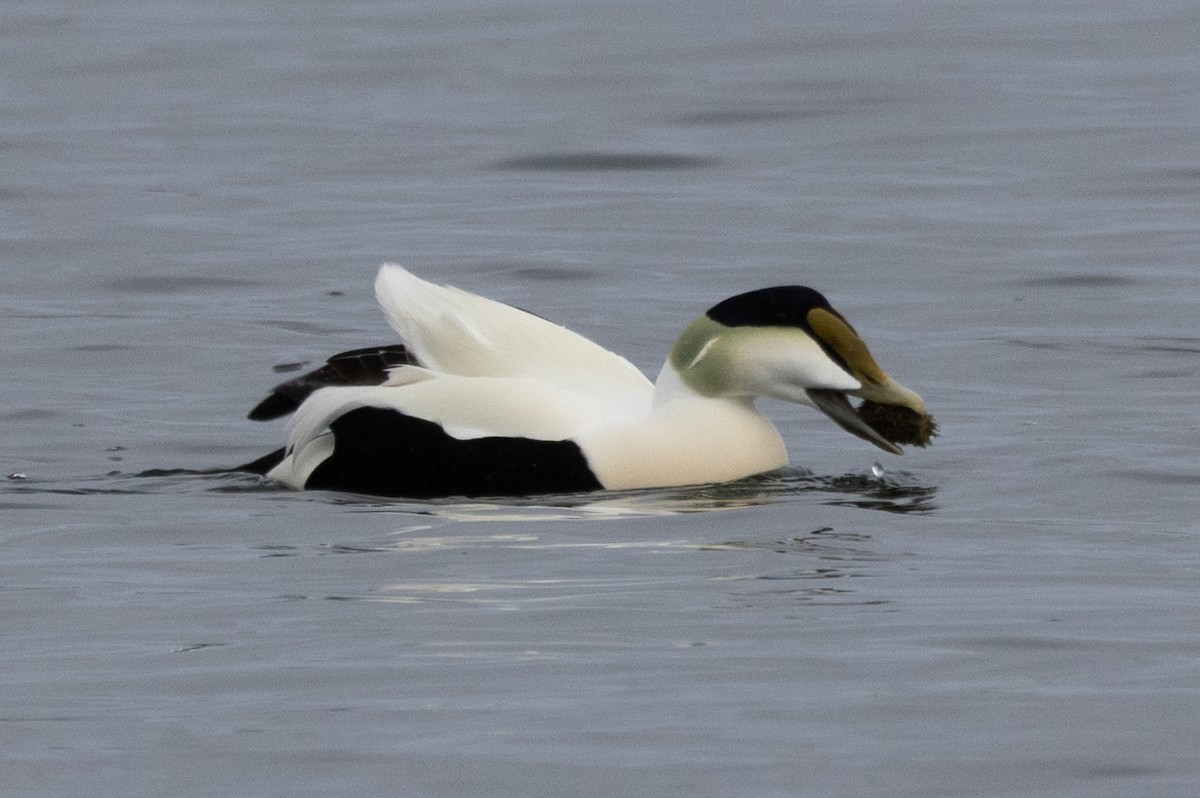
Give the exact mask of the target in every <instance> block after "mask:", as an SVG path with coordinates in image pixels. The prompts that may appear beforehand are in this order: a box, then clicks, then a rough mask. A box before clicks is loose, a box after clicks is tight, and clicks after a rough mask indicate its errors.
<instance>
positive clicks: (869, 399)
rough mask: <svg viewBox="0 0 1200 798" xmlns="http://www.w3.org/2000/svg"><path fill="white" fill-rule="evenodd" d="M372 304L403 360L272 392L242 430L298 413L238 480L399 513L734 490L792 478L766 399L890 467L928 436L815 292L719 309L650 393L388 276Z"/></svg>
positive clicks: (392, 358) (506, 323) (536, 331)
mask: <svg viewBox="0 0 1200 798" xmlns="http://www.w3.org/2000/svg"><path fill="white" fill-rule="evenodd" d="M375 295H376V298H377V299H378V301H379V304H380V306H381V307H382V308H383V311H384V313H385V314H386V315H387V317H388V321H389V322H390V323H391V326H392V327H393V328H394V329H395V330H396V332H397V333H399V335H400V339H401V340H402V341H403V342H404V343H403V344H399V345H390V346H382V347H377V348H371V349H357V350H353V351H350V352H343V353H341V354H339V355H335V356H334V357H332V358H330V359H329V361H328V362H327V363H326V364H325V365H324V366H322V367H321V368H319V369H317V370H316V371H313V372H311V373H308V374H305V375H303V376H301V377H298V378H296V379H294V380H290V381H288V382H285V383H283V384H281V385H279V386H277V387H276V388H275V389H274V390H273V391H272V393H271V394H270V395H269V396H268V397H267V398H266V399H264V400H263V401H262V402H260V403H259V405H258V406H257V407H255V408H254V410H252V411H251V413H250V418H252V419H257V420H264V419H270V418H277V417H280V416H283V415H287V414H288V413H293V412H294V417H293V418H292V419H291V421H290V424H289V427H288V432H287V442H286V446H285V447H284V448H282V449H279V450H278V451H275V452H272V453H271V454H269V455H267V456H265V457H263V458H260V459H259V460H256V461H254V462H253V463H248V464H246V465H245V466H243V467H242V468H243V469H244V470H246V471H251V472H254V473H257V474H262V475H265V476H266V477H267V478H269V479H271V480H275V481H278V482H282V483H284V484H286V485H290V486H292V487H295V488H308V489H320V490H338V491H350V492H354V493H362V494H370V495H376V496H392V497H410V498H435V497H448V496H464V497H479V496H529V495H536V494H547V493H571V492H580V491H592V490H600V489H608V490H620V489H632V488H651V487H667V486H679V485H695V484H704V483H718V482H729V481H732V480H737V479H740V478H742V477H747V476H751V475H754V474H760V473H764V472H768V471H773V470H776V469H779V468H782V467H783V466H785V465H786V464H787V462H788V456H787V451H786V449H785V447H784V443H783V440H782V438H781V437H780V435H779V432H778V431H777V430H776V429H775V426H774V425H773V424H772V423H771V422H770V421H769V420H767V418H766V417H765V416H763V415H762V414H761V413H759V412H758V410H757V409H756V408H755V406H754V400H755V398H756V397H760V396H766V397H772V398H775V399H784V400H786V401H789V402H796V403H799V404H803V405H809V406H811V407H815V408H816V409H818V410H820V411H821V412H823V413H825V414H826V415H827V416H829V418H831V419H832V420H833V421H834V422H835V423H836V424H838V425H839V426H840V427H842V428H843V429H845V430H846V431H847V432H850V433H852V434H853V435H856V436H858V437H860V438H863V439H865V440H867V441H870V442H871V443H873V444H875V445H876V446H878V447H879V448H881V449H883V450H885V451H887V452H891V453H893V454H901V449H900V446H899V445H898V444H900V443H908V444H915V445H920V446H923V445H926V444H927V443H928V442H929V439H930V438H931V437H932V435H934V434H935V433H936V426H935V425H934V424H933V420H932V418H931V417H930V416H929V414H928V413H927V411H926V409H925V403H924V401H923V400H922V399H921V397H920V396H918V395H917V394H916V393H914V392H913V391H911V390H909V389H908V388H905V387H904V386H902V385H900V384H899V383H898V382H896V381H895V380H893V379H892V378H891V377H889V376H888V375H887V374H886V373H885V372H884V371H883V369H881V368H880V367H879V365H878V364H877V363H876V362H875V359H874V358H873V357H872V356H871V353H870V351H869V350H868V348H867V345H866V343H864V342H863V340H862V338H861V337H859V335H858V333H857V332H855V330H854V328H853V327H851V326H850V324H849V322H847V321H846V319H845V318H844V317H843V316H842V315H841V314H839V313H838V312H837V311H836V310H834V309H833V308H832V307H831V306H830V304H829V302H828V301H827V300H826V299H825V297H824V296H822V295H821V294H820V293H818V292H817V291H814V290H813V289H811V288H805V287H802V286H794V285H792V286H780V287H776V288H763V289H759V290H757V291H751V292H749V293H745V294H739V295H738V296H735V297H732V298H730V299H726V300H724V301H723V302H720V303H718V304H716V305H714V306H713V307H712V308H710V309H709V310H708V311H707V312H706V313H705V314H704V315H702V316H700V318H698V319H696V320H695V321H694V322H692V323H691V324H690V325H689V326H688V327H687V328H686V329H684V331H683V333H682V334H681V335H680V336H679V338H678V339H677V340H676V341H675V344H674V346H673V347H672V348H671V351H670V354H669V356H668V357H667V361H666V363H665V364H664V365H663V367H662V370H661V371H660V372H659V375H658V379H657V380H655V381H654V382H651V381H650V380H648V379H647V378H646V377H645V376H644V375H643V374H642V373H641V372H640V371H639V370H638V369H637V368H636V367H634V366H633V364H631V363H630V362H629V361H628V360H626V359H625V358H623V357H620V356H619V355H616V354H613V353H612V352H609V351H608V350H606V349H604V348H602V347H601V346H599V345H597V344H595V343H593V342H592V341H589V340H588V339H586V338H584V337H583V336H581V335H578V334H577V333H574V332H571V331H570V330H568V329H566V328H565V327H562V326H559V325H557V324H554V323H553V322H550V321H547V320H545V319H543V318H541V317H539V316H536V315H534V314H532V313H529V312H526V311H524V310H520V309H518V308H515V307H512V306H510V305H506V304H503V303H500V302H496V301H494V300H491V299H486V298H484V297H481V296H477V295H475V294H471V293H468V292H466V291H462V290H460V289H457V288H453V287H450V286H441V285H435V284H433V283H430V282H427V281H425V280H422V279H420V278H418V277H416V276H415V275H413V274H411V273H410V272H408V271H407V270H405V269H403V268H402V267H400V266H397V265H394V264H385V265H383V266H382V267H381V268H380V270H379V274H378V277H377V278H376V280H375ZM850 396H854V397H858V398H861V399H863V400H864V401H863V403H862V405H860V406H859V407H858V408H857V409H856V408H855V407H853V406H852V405H851V403H850V401H849V398H848V397H850Z"/></svg>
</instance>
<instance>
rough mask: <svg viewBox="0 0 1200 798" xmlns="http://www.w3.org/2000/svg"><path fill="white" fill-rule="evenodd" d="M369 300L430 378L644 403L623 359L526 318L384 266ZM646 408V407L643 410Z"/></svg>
mask: <svg viewBox="0 0 1200 798" xmlns="http://www.w3.org/2000/svg"><path fill="white" fill-rule="evenodd" d="M375 296H376V298H377V299H378V300H379V304H380V305H381V306H382V307H383V310H384V312H385V313H386V314H387V317H388V320H389V321H390V322H391V325H392V327H393V328H394V329H395V330H396V332H398V333H399V334H400V337H401V339H403V341H404V342H405V343H406V344H407V345H408V346H410V347H411V348H412V350H413V351H414V352H416V355H417V358H418V359H419V360H420V361H421V362H422V363H423V364H424V365H426V366H427V367H429V368H430V369H432V370H433V371H437V372H442V373H445V374H457V375H460V376H464V377H515V378H522V379H532V380H539V381H542V382H546V383H550V384H552V385H556V386H558V387H560V388H563V389H565V390H569V391H575V392H578V393H581V394H584V395H588V396H593V397H596V398H597V399H600V398H604V399H606V400H607V401H609V402H612V401H619V402H631V403H633V404H635V405H640V404H641V403H643V402H644V403H649V401H650V397H651V396H652V394H653V392H654V386H653V384H652V383H651V382H650V380H648V379H647V378H646V376H645V375H644V374H642V373H641V372H640V371H638V369H637V368H636V367H635V366H634V365H633V364H632V363H630V362H629V361H628V360H626V359H625V358H623V357H621V356H619V355H616V354H614V353H612V352H610V351H608V350H607V349H605V348H604V347H602V346H600V345H598V344H596V343H593V342H592V341H589V340H588V339H587V338H584V337H583V336H582V335H579V334H577V333H574V332H571V331H570V330H568V329H567V328H565V327H562V326H560V325H558V324H554V323H553V322H549V321H546V320H545V319H542V318H539V317H538V316H535V315H533V314H532V313H527V312H526V311H523V310H520V309H518V308H514V307H512V306H511V305H505V304H504V303H502V302H496V301H495V300H491V299H487V298H485V297H481V296H478V295H476V294H471V293H468V292H466V291H462V290H460V289H457V288H453V287H450V286H440V285H434V284H433V283H430V282H427V281H425V280H422V279H421V278H419V277H417V276H415V275H413V274H411V273H409V272H408V271H407V270H405V269H404V268H402V267H400V266H397V265H395V264H384V265H383V266H382V267H381V268H380V270H379V276H378V277H377V278H376V280H375ZM646 406H647V407H648V404H647V405H646Z"/></svg>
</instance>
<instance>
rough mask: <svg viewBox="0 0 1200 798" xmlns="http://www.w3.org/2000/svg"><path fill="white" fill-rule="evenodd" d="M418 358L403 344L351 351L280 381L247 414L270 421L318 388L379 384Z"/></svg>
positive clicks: (414, 362) (298, 403)
mask: <svg viewBox="0 0 1200 798" xmlns="http://www.w3.org/2000/svg"><path fill="white" fill-rule="evenodd" d="M417 365H420V364H419V363H418V362H417V358H416V356H415V355H413V353H412V352H409V351H408V349H406V348H405V347H404V345H403V344H395V345H393V346H371V347H367V348H366V349H353V350H351V351H349V352H341V353H340V354H336V355H334V356H333V357H331V358H329V360H327V361H326V362H325V365H323V366H321V367H320V368H319V369H316V370H315V371H310V372H308V373H307V374H301V375H300V376H299V377H296V378H295V379H291V380H288V381H287V382H282V383H280V384H279V385H276V386H275V387H274V388H272V389H271V393H270V394H269V395H268V396H267V398H266V399H263V400H262V401H261V402H259V403H258V404H257V405H255V406H254V409H253V410H251V411H250V414H249V418H250V419H251V420H253V421H270V420H271V419H273V418H279V417H280V416H286V415H287V414H288V413H291V412H292V411H294V410H295V409H296V408H297V407H299V406H300V403H301V402H303V401H304V400H305V399H307V398H308V397H309V395H310V394H311V393H312V392H313V391H315V390H317V389H318V388H327V387H330V386H337V385H381V384H382V383H383V382H384V381H385V380H387V373H388V369H392V368H395V367H397V366H417Z"/></svg>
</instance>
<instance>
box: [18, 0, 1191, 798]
mask: <svg viewBox="0 0 1200 798" xmlns="http://www.w3.org/2000/svg"><path fill="white" fill-rule="evenodd" d="M0 18H2V20H3V24H2V25H0V48H2V52H3V55H4V57H3V61H4V69H3V70H2V71H0V87H2V91H0V164H2V169H0V263H2V264H3V269H2V270H0V320H2V321H0V323H2V331H3V332H2V340H3V344H2V345H0V374H3V388H2V389H0V397H2V401H0V431H2V432H0V469H2V472H3V473H2V474H0V476H2V477H6V479H3V480H2V481H0V785H3V789H0V792H3V794H5V795H14V796H35V797H38V798H40V797H42V796H82V795H87V796H98V795H103V796H125V797H128V796H161V795H175V796H202V795H203V796H289V797H290V796H342V795H345V796H363V795H405V796H408V795H414V796H416V795H439V796H442V795H487V796H521V797H522V798H525V797H527V796H537V795H553V796H563V795H579V796H592V795H595V796H602V795H603V796H613V795H629V796H644V795H677V794H687V795H693V796H730V795H738V796H809V795H812V796H865V795H881V796H914V797H917V796H920V798H929V797H930V796H987V797H988V798H993V797H994V798H1000V797H1004V798H1009V797H1012V796H1056V797H1059V798H1061V797H1063V796H1080V797H1081V798H1082V797H1083V796H1087V798H1094V797H1095V796H1130V795H1137V796H1180V798H1182V797H1183V796H1189V797H1190V796H1193V795H1196V794H1197V789H1200V756H1198V755H1197V745H1196V740H1197V738H1198V736H1200V631H1198V620H1200V512H1198V509H1200V507H1198V505H1200V456H1198V451H1200V422H1198V421H1197V416H1198V413H1197V410H1198V401H1197V388H1198V386H1200V329H1198V324H1197V322H1198V321H1200V271H1198V269H1197V260H1198V255H1200V144H1198V142H1200V135H1198V133H1200V57H1198V53H1197V44H1196V43H1197V42H1200V6H1197V5H1196V4H1195V3H1191V2H1183V1H1180V2H1169V1H1167V0H1142V1H1141V2H1138V3H1124V2H1117V1H1116V0H1089V1H1088V2H1082V0H1080V1H1072V0H1064V1H1063V2H1053V3H1043V2H1033V0H1013V1H1012V2H1003V3H969V2H952V1H951V0H929V1H925V2H922V1H918V2H912V3H893V2H883V0H850V2H846V0H839V2H771V1H770V0H749V1H748V2H744V3H737V4H731V3H727V2H720V3H718V2H712V1H711V0H700V1H699V2H688V3H683V2H656V3H649V2H640V1H639V2H631V1H629V0H590V2H586V3H585V2H569V1H568V0H520V1H518V0H492V1H491V2H481V1H478V0H476V1H475V2H471V1H470V0H439V1H438V2H433V1H432V0H414V1H413V2H403V3H400V2H396V3H386V2H385V3H380V2H365V1H358V2H345V3H326V2H312V1H311V0H296V2H289V3H275V4H270V3H267V4H258V3H244V2H232V1H231V0H209V1H207V2H187V1H186V0H164V1H162V2H149V0H113V2H105V3H78V2H66V0H18V1H17V2H9V3H5V4H4V7H3V10H2V11H0ZM386 260H394V261H399V262H402V263H404V264H406V265H407V266H408V267H409V268H411V269H412V270H414V271H415V272H417V273H418V274H420V275H422V276H424V277H427V278H429V279H433V280H436V281H439V282H448V283H452V284H455V285H459V286H461V287H463V288H466V289H469V290H473V291H476V292H479V293H482V294H485V295H488V296H492V297H495V298H498V299H501V300H504V301H507V302H511V303H513V304H517V305H520V306H522V307H525V308H527V309H529V310H532V311H534V312H536V313H539V314H540V315H542V316H545V317H547V318H550V319H554V320H556V321H560V322H564V323H567V324H569V325H570V326H572V327H573V328H574V329H576V330H578V331H579V332H582V333H584V334H586V335H588V336H590V337H592V338H593V339H595V340H597V341H599V342H600V343H602V344H603V345H605V346H607V347H609V348H611V349H613V350H615V351H618V352H620V353H622V354H623V355H625V356H627V357H628V358H630V359H631V360H632V361H633V362H634V363H636V364H637V365H638V366H639V367H641V368H644V369H645V370H646V371H647V372H650V373H653V372H654V371H656V369H657V367H658V365H659V364H660V363H661V361H662V359H663V357H664V355H665V352H666V347H667V346H668V345H669V342H670V341H671V339H672V338H673V337H674V335H675V334H676V333H677V332H678V331H679V330H680V329H682V327H683V326H684V325H685V324H687V323H688V322H689V321H690V320H691V319H692V318H694V317H695V316H696V315H698V314H699V313H700V312H702V311H703V310H704V309H705V308H706V307H708V306H710V305H711V304H713V303H715V302H716V301H718V300H720V299H722V298H724V297H726V296H729V295H731V294H733V293H737V292H740V291H744V290H749V289H751V288H757V287H762V286H767V285H778V284H787V283H803V284H807V285H811V286H813V287H815V288H818V289H820V290H821V291H823V292H824V293H826V295H827V296H828V297H829V298H830V299H831V301H832V302H833V304H834V306H835V307H837V308H838V309H839V310H840V311H841V312H842V313H844V314H845V315H846V316H847V317H848V318H849V319H850V320H851V321H852V323H854V325H855V326H856V327H857V328H858V330H859V331H860V332H861V333H862V334H863V336H864V337H865V338H866V340H867V341H868V342H869V343H870V344H871V346H872V349H873V351H874V353H875V355H876V356H877V358H878V360H879V361H880V363H881V364H882V365H883V366H884V368H886V369H887V370H889V371H890V372H891V373H892V374H893V375H894V376H896V377H897V378H898V379H899V380H900V381H901V382H903V383H905V384H906V385H908V386H910V387H912V388H914V389H915V390H917V391H919V392H920V393H921V394H922V395H923V396H924V397H925V398H926V400H927V402H928V403H929V406H930V408H931V410H932V411H933V413H934V415H935V416H936V417H937V419H938V422H939V424H940V427H941V436H940V437H939V438H937V439H936V440H935V442H934V444H933V446H931V447H930V448H928V449H917V450H911V451H910V452H909V453H908V454H906V455H905V456H904V457H902V458H896V457H891V456H889V455H886V454H883V453H880V452H877V451H876V450H874V449H872V448H871V447H869V446H868V445H867V444H865V443H863V442H862V441H859V440H858V439H856V438H852V437H850V436H848V435H846V434H845V433H843V432H842V431H841V430H839V429H837V428H836V427H835V426H834V425H832V424H830V423H828V422H827V421H826V420H825V419H823V418H822V417H820V416H819V415H818V414H816V413H815V412H813V411H811V410H808V409H806V408H802V407H797V406H792V405H786V404H781V403H767V404H765V405H764V408H765V409H766V411H767V412H768V413H769V414H770V415H771V416H772V417H773V418H774V419H775V420H776V421H777V423H778V425H779V427H780V429H781V431H782V432H783V434H784V437H785V439H786V440H787V441H788V444H789V447H790V451H791V455H792V461H793V465H792V467H791V468H790V469H788V470H787V471H785V472H782V473H779V474H772V475H765V476H763V477H759V478H754V479H750V480H745V481H743V482H740V483H736V484H733V485H726V486H710V487H702V488H694V489H674V490H664V491H642V492H634V493H620V494H604V493H601V494H596V495H591V496H560V497H543V498H540V499H530V500H520V501H511V502H500V501H474V502H454V501H440V502H397V501H379V500H372V499H368V498H363V497H354V496H345V495H333V494H323V493H298V492H292V491H289V490H285V489H282V488H279V487H276V486H272V485H270V484H265V483H263V482H262V481H260V480H257V479H255V478H252V477H248V476H237V475H230V474H223V473H220V472H219V469H221V468H222V467H225V466H230V465H233V464H235V463H239V462H245V461H247V460H250V459H252V458H254V457H257V456H258V455H260V454H263V453H265V452H266V451H268V450H269V449H270V448H272V447H274V446H277V445H278V444H279V443H280V441H281V440H282V436H283V429H282V426H281V425H279V424H256V423H254V422H250V421H247V420H246V419H245V413H246V412H247V411H248V410H249V408H250V407H251V406H252V405H253V404H254V403H255V402H257V401H258V400H259V399H260V398H261V397H262V396H263V395H264V392H265V390H266V389H267V388H268V387H269V386H270V385H272V384H273V383H275V382H278V381H279V380H281V379H284V378H286V376H287V375H289V374H292V373H294V372H295V371H296V370H297V369H299V368H303V367H306V366H310V365H313V364H317V363H320V362H321V361H322V359H323V358H324V357H326V356H328V355H330V354H332V353H334V352H337V351H341V350H344V349H350V348H354V347H358V346H368V345H372V344H378V343H386V342H391V340H392V337H391V334H390V331H389V329H388V328H387V326H386V324H385V322H384V319H383V317H382V315H381V314H380V313H379V312H378V311H377V309H376V308H375V307H374V303H373V299H372V297H371V289H370V286H371V280H372V278H373V274H374V270H375V268H376V267H377V265H378V264H379V263H380V262H382V261H386ZM206 470H217V471H216V472H215V473H208V474H205V473H197V472H204V471H206Z"/></svg>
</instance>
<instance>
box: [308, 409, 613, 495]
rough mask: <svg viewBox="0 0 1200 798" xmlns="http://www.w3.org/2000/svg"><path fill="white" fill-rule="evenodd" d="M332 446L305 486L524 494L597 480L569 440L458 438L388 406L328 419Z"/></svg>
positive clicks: (569, 489) (568, 489)
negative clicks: (329, 452) (331, 449)
mask: <svg viewBox="0 0 1200 798" xmlns="http://www.w3.org/2000/svg"><path fill="white" fill-rule="evenodd" d="M330 430H331V431H332V432H333V436H334V450H333V454H332V455H330V456H329V457H328V458H327V459H326V460H325V461H324V462H323V463H321V464H320V465H319V466H317V468H316V470H314V471H313V473H312V475H311V476H310V477H309V478H308V482H307V483H306V484H305V487H306V488H310V489H316V490H340V491H351V492H354V493H366V494H370V495H374V496H396V497H408V498H418V499H430V498H437V497H443V496H531V495H536V494H543V493H576V492H580V491H589V490H600V489H601V488H602V487H603V486H602V485H601V484H600V483H599V482H598V481H597V480H596V477H595V475H593V474H592V472H591V470H590V469H589V468H588V465H587V460H586V458H585V457H584V456H583V452H582V451H581V450H580V448H579V446H578V445H577V444H575V443H574V442H573V441H536V440H529V439H526V438H502V437H488V438H475V439H472V440H459V439H458V438H454V437H452V436H450V435H447V434H446V433H445V432H444V431H443V430H442V428H441V427H440V426H438V425H437V424H435V423H433V422H431V421H425V420H423V419H419V418H413V417H411V416H406V415H404V414H403V413H400V412H397V411H395V410H388V409H383V408H377V407H362V408H359V409H357V410H352V411H350V412H349V413H346V414H345V415H343V416H341V417H340V418H338V419H336V420H335V421H334V422H333V423H332V424H331V425H330Z"/></svg>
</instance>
